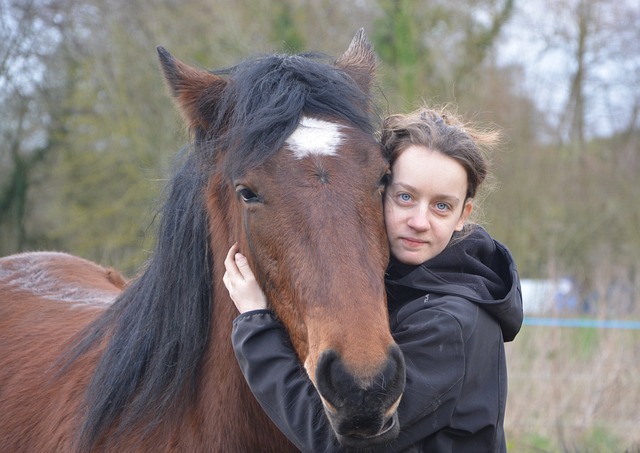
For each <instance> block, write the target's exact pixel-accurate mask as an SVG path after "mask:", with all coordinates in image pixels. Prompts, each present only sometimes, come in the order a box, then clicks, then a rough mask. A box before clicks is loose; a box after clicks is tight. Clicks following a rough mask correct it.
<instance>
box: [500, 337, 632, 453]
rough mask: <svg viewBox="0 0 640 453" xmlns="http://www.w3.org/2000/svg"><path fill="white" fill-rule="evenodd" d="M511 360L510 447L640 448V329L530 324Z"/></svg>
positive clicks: (511, 349) (597, 452)
mask: <svg viewBox="0 0 640 453" xmlns="http://www.w3.org/2000/svg"><path fill="white" fill-rule="evenodd" d="M507 364H508V368H509V399H508V403H507V415H506V421H505V429H506V432H507V441H508V448H509V451H510V452H515V453H519V452H564V453H567V452H572V453H573V452H575V453H578V452H593V453H607V452H611V453H613V452H615V453H618V452H629V453H631V452H634V453H635V452H640V408H639V406H640V330H632V329H601V328H570V327H553V326H552V327H549V326H533V325H525V326H523V328H522V331H521V332H520V334H519V335H518V337H517V338H516V340H515V341H514V342H513V343H510V344H507Z"/></svg>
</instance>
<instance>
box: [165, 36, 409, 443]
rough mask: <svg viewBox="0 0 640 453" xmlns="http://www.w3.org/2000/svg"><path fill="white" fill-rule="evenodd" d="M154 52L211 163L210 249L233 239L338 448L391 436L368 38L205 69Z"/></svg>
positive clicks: (395, 427)
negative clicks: (330, 50) (331, 49)
mask: <svg viewBox="0 0 640 453" xmlns="http://www.w3.org/2000/svg"><path fill="white" fill-rule="evenodd" d="M159 54H160V60H161V63H162V66H163V71H164V74H165V78H166V80H167V82H168V85H169V88H170V90H171V92H172V94H173V96H174V97H175V99H176V103H177V104H178V106H179V108H180V110H181V112H182V113H183V115H184V117H185V119H186V121H187V123H188V124H189V127H190V129H191V131H192V133H193V138H194V143H193V148H194V149H193V152H194V153H197V154H199V160H200V162H201V164H200V165H201V166H208V167H209V168H211V169H212V170H211V171H210V177H209V179H208V182H207V183H206V184H205V189H204V190H205V194H204V199H205V200H206V204H207V206H208V212H209V213H210V218H209V234H210V240H211V241H212V243H213V242H215V243H217V245H214V244H212V245H211V249H212V250H215V249H221V247H220V243H222V244H223V245H224V247H222V249H224V248H225V247H226V249H228V247H229V246H230V245H231V244H232V243H233V242H235V241H238V242H239V245H240V250H241V251H242V252H243V253H245V254H246V255H247V257H248V259H249V261H250V264H251V266H252V269H254V271H255V273H256V276H257V279H258V281H259V282H260V284H261V286H262V288H263V289H264V290H265V293H266V294H267V297H268V299H269V301H270V302H269V303H270V304H271V308H272V309H273V311H274V312H275V313H276V315H277V316H278V318H279V319H280V320H281V321H282V322H283V324H284V326H285V327H286V329H287V331H288V332H289V335H290V337H291V340H292V344H293V346H294V348H295V351H296V353H297V355H298V357H299V359H300V361H301V363H303V364H304V367H305V369H306V371H307V373H308V375H309V378H310V379H311V381H312V382H313V384H314V385H315V387H316V389H317V391H318V393H319V395H320V397H321V399H322V402H323V405H324V409H325V412H326V414H327V417H328V419H329V421H330V422H331V425H332V427H333V429H334V431H335V432H336V435H337V437H338V439H339V440H340V442H341V443H342V444H343V445H345V446H350V447H366V446H371V445H375V444H378V443H381V442H386V441H388V440H390V439H393V438H394V437H395V436H397V434H398V431H399V424H398V420H397V413H396V409H397V406H398V403H399V400H400V397H401V395H402V391H403V388H404V379H405V375H404V362H403V357H402V353H401V352H400V350H399V348H398V346H397V345H396V344H395V343H394V341H393V338H392V336H391V334H390V332H389V324H388V314H387V308H386V300H385V288H384V278H383V277H384V271H385V267H386V264H387V261H388V246H387V239H386V235H385V229H384V222H383V211H382V192H383V191H384V182H385V177H386V175H387V173H388V164H387V162H386V161H385V159H384V158H383V155H382V152H381V148H380V145H379V144H378V143H377V141H376V140H375V136H374V133H373V128H372V126H371V123H370V116H371V107H370V105H371V100H370V89H371V84H372V81H373V76H374V68H375V55H374V53H373V50H372V47H371V45H370V43H369V41H368V40H367V38H366V36H365V35H364V32H363V31H360V32H359V33H358V34H357V35H356V36H355V38H354V39H353V41H352V43H351V45H350V46H349V48H348V49H347V50H346V51H345V53H344V54H343V55H342V56H341V57H340V58H338V59H337V60H336V61H335V62H333V63H332V64H327V63H324V62H322V61H321V59H320V58H318V56H308V55H307V56H302V55H293V56H284V55H276V56H268V57H261V58H258V59H255V60H251V61H248V62H245V63H243V64H241V65H238V66H236V67H233V68H230V69H227V70H224V71H218V72H209V71H204V70H200V69H196V68H193V67H191V66H188V65H186V64H185V63H183V62H181V61H179V60H177V59H175V58H174V57H172V56H171V55H170V54H169V53H168V52H167V51H166V50H164V49H161V48H159ZM211 213H216V215H215V216H212V215H211ZM223 252H226V250H223V251H222V252H220V253H217V255H216V253H215V252H214V256H213V260H214V266H213V267H214V269H220V268H222V267H223V266H222V261H223V258H224V253H223ZM219 277H220V275H217V276H214V284H216V285H217V284H220V278H219ZM229 303H230V302H229Z"/></svg>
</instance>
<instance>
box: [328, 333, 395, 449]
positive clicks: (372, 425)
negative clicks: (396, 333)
mask: <svg viewBox="0 0 640 453" xmlns="http://www.w3.org/2000/svg"><path fill="white" fill-rule="evenodd" d="M404 385H405V364H404V358H403V355H402V352H401V351H400V348H399V347H398V346H397V345H393V346H391V347H390V348H389V355H388V358H387V360H386V363H385V364H384V365H383V366H382V367H381V371H379V372H378V373H376V374H374V376H372V377H370V378H368V379H366V380H363V379H362V378H360V377H358V376H354V375H353V374H352V373H350V372H349V371H348V370H347V368H346V366H345V364H344V363H343V361H342V360H341V358H340V355H339V354H338V353H337V352H336V351H334V350H328V351H324V352H323V353H322V355H321V356H320V360H319V361H318V366H317V368H316V387H317V389H318V392H319V393H320V396H321V397H322V400H323V403H324V408H325V412H326V414H327V416H328V418H329V422H330V423H331V426H332V428H333V430H334V431H335V433H336V436H337V438H338V441H339V442H340V444H341V445H342V446H344V447H348V448H367V447H373V446H375V445H379V444H383V443H386V442H390V441H392V440H393V439H395V438H396V437H397V436H398V433H399V432H400V423H399V421H398V413H397V408H398V405H399V404H400V398H401V397H402V392H403V390H404Z"/></svg>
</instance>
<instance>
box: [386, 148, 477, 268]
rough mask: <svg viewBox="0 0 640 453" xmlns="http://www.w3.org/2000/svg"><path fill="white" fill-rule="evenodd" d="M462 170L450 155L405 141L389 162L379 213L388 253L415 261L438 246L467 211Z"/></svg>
mask: <svg viewBox="0 0 640 453" xmlns="http://www.w3.org/2000/svg"><path fill="white" fill-rule="evenodd" d="M466 193H467V173H466V171H465V169H464V167H463V166H462V165H460V164H459V163H458V162H457V161H456V160H454V159H452V158H451V157H448V156H446V155H444V154H442V153H440V152H438V151H434V150H431V149H428V148H426V147H424V146H416V145H411V146H410V147H409V148H407V149H405V150H404V151H403V152H402V153H401V154H400V155H399V156H398V158H397V159H396V161H395V162H394V163H393V167H392V168H391V182H390V183H389V185H388V186H387V189H386V193H385V202H384V218H385V225H386V227H387V235H388V237H389V246H390V249H391V254H392V255H393V256H395V257H396V259H398V260H399V261H400V262H401V263H404V264H411V265H418V264H422V263H423V262H425V261H427V260H429V259H431V258H433V257H434V256H436V255H438V254H439V253H440V252H442V251H443V250H444V248H445V247H446V246H447V244H448V243H449V241H450V240H451V236H452V235H453V232H454V231H460V230H461V229H462V227H463V226H464V222H465V220H466V219H467V217H468V216H469V214H471V210H472V207H473V206H472V202H471V200H466V201H465V195H466Z"/></svg>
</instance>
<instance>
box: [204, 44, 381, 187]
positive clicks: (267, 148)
mask: <svg viewBox="0 0 640 453" xmlns="http://www.w3.org/2000/svg"><path fill="white" fill-rule="evenodd" d="M324 58H325V57H324V56H323V55H322V54H301V55H270V56H265V57H259V58H256V59H252V60H247V61H245V62H243V63H241V64H239V65H237V66H235V67H233V68H230V69H226V70H223V71H220V72H219V73H220V74H227V73H228V74H229V77H230V79H229V83H228V84H227V87H226V88H225V91H224V93H223V98H222V99H221V101H220V104H219V108H218V112H217V115H216V118H215V121H213V122H212V123H211V124H212V126H211V131H209V133H208V134H207V137H208V138H211V137H214V138H213V141H214V142H215V144H216V148H217V149H216V151H219V150H220V149H225V150H226V152H227V153H229V158H228V159H226V163H227V164H226V165H225V168H224V171H225V172H226V173H227V174H229V175H230V177H231V178H234V177H237V176H239V175H241V174H242V173H243V172H244V170H245V169H247V168H251V167H255V166H258V165H260V164H261V163H263V162H264V161H265V160H267V159H268V158H270V157H271V156H273V155H274V154H275V153H276V152H277V151H278V150H279V149H280V148H282V146H283V145H284V143H285V140H286V139H287V138H288V137H289V136H290V135H291V134H292V133H293V132H294V131H295V130H296V128H297V127H298V125H299V123H300V120H301V118H302V117H303V116H305V115H306V116H314V117H323V118H332V119H335V120H337V121H339V122H342V123H345V124H348V125H350V126H353V127H356V128H358V129H360V130H361V131H364V132H366V133H369V134H371V133H373V127H372V124H371V121H370V112H369V108H370V98H369V95H368V93H364V92H363V91H362V90H361V89H360V88H359V86H358V85H357V84H356V83H355V82H354V81H353V79H352V78H351V77H349V76H348V75H347V74H346V73H345V72H344V71H342V70H341V69H339V68H337V67H335V66H332V65H330V64H328V63H327V61H325V59H324ZM219 131H224V133H223V135H222V136H219V137H215V134H216V133H218V132H219ZM201 146H202V145H201ZM204 146H205V147H206V146H207V143H204Z"/></svg>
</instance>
